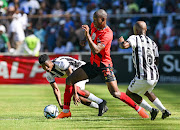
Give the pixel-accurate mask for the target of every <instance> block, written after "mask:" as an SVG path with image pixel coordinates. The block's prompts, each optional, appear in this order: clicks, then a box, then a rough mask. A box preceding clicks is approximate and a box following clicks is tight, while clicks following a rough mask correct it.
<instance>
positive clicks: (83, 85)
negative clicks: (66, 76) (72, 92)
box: [76, 79, 89, 90]
mask: <svg viewBox="0 0 180 130" xmlns="http://www.w3.org/2000/svg"><path fill="white" fill-rule="evenodd" d="M87 82H89V79H86V80H82V81H79V82H77V83H76V85H77V86H78V87H80V89H81V90H84V89H85V85H86V83H87Z"/></svg>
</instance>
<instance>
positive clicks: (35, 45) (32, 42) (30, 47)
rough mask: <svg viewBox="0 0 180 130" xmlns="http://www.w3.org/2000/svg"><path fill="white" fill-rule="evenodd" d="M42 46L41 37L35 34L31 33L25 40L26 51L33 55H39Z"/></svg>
mask: <svg viewBox="0 0 180 130" xmlns="http://www.w3.org/2000/svg"><path fill="white" fill-rule="evenodd" d="M40 48H41V43H40V39H39V38H37V37H36V36H35V35H34V34H30V35H29V36H27V37H26V38H25V40H24V53H25V54H28V55H32V56H39V51H40Z"/></svg>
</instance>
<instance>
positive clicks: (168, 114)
mask: <svg viewBox="0 0 180 130" xmlns="http://www.w3.org/2000/svg"><path fill="white" fill-rule="evenodd" d="M170 115H171V112H170V111H168V110H165V111H164V112H163V113H162V119H165V118H166V117H168V116H170Z"/></svg>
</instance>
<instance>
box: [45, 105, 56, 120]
mask: <svg viewBox="0 0 180 130" xmlns="http://www.w3.org/2000/svg"><path fill="white" fill-rule="evenodd" d="M58 114H59V110H58V108H57V106H56V105H52V104H51V105H47V106H46V107H45V108H44V116H45V117H46V118H47V119H51V118H56V117H57V116H58Z"/></svg>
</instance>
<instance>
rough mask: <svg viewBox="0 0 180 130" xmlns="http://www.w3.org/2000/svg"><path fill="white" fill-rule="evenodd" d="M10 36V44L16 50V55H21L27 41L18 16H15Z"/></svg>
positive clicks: (10, 28)
mask: <svg viewBox="0 0 180 130" xmlns="http://www.w3.org/2000/svg"><path fill="white" fill-rule="evenodd" d="M9 35H10V43H11V44H12V45H13V47H14V48H15V49H16V53H17V54H18V53H20V52H21V49H22V44H23V42H24V39H25V33H24V29H23V26H22V23H21V22H20V21H19V15H18V14H13V20H12V22H11V24H10V26H9Z"/></svg>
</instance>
